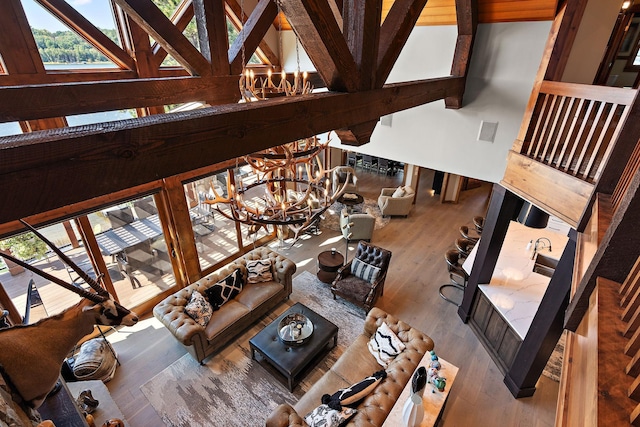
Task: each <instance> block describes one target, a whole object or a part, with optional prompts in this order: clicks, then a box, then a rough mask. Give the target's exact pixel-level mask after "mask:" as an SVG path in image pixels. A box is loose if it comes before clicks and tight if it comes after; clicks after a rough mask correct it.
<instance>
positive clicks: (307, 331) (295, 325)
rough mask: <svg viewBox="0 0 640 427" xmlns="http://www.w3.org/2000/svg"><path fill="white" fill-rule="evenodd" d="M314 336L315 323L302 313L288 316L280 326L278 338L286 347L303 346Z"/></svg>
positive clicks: (281, 321)
mask: <svg viewBox="0 0 640 427" xmlns="http://www.w3.org/2000/svg"><path fill="white" fill-rule="evenodd" d="M311 334H313V323H311V320H309V319H308V318H307V316H305V315H304V314H302V313H291V314H287V315H286V316H284V317H283V318H282V320H280V323H279V324H278V336H279V337H280V340H281V341H282V342H283V343H284V344H286V345H294V346H295V345H303V344H305V343H306V342H307V341H309V338H311Z"/></svg>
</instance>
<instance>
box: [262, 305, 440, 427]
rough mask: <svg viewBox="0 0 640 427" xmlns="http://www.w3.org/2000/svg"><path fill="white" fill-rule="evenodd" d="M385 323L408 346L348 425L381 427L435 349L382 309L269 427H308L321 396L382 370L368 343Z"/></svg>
mask: <svg viewBox="0 0 640 427" xmlns="http://www.w3.org/2000/svg"><path fill="white" fill-rule="evenodd" d="M382 322H386V323H387V325H389V327H390V328H391V330H393V332H395V333H396V335H398V338H400V340H402V342H403V343H404V344H405V345H406V348H405V350H404V351H403V352H402V353H400V354H399V355H398V356H396V358H395V359H394V360H393V361H392V362H391V363H390V364H389V366H388V367H387V368H386V371H387V378H385V379H384V380H383V381H382V382H381V383H380V384H379V385H378V386H377V387H376V388H375V389H374V390H373V392H372V393H370V394H369V395H368V396H367V397H365V399H364V400H363V401H362V402H361V403H360V404H359V405H358V407H357V409H358V413H357V414H356V415H355V416H354V417H353V418H352V419H351V420H350V422H349V423H348V424H347V425H348V426H381V425H382V423H383V422H384V420H385V419H386V418H387V415H389V412H391V409H392V408H393V405H394V404H395V403H396V400H397V399H398V397H399V396H400V393H402V389H403V388H404V387H405V385H406V384H407V383H408V382H409V381H410V379H411V375H412V374H413V371H414V370H415V369H416V367H417V366H418V364H419V363H420V360H421V359H422V356H423V355H424V354H425V353H426V352H427V351H430V350H432V349H433V341H432V340H431V338H429V337H428V336H427V335H425V334H423V333H422V332H420V331H418V330H417V329H415V328H412V327H411V326H409V325H408V324H406V323H404V322H402V321H400V320H398V319H396V318H395V317H393V316H391V315H389V314H387V313H386V312H384V311H383V310H381V309H379V308H375V307H374V308H372V309H371V311H370V312H369V314H368V315H367V319H366V321H365V324H364V331H363V333H362V334H360V336H359V337H358V338H357V339H356V340H355V341H354V342H353V343H352V344H351V345H350V346H349V347H348V348H347V350H346V351H345V352H344V353H343V354H342V356H340V358H339V359H338V361H337V362H336V363H335V364H334V365H333V366H332V367H331V369H330V370H329V371H327V372H326V373H325V374H324V375H323V376H322V378H320V380H319V381H318V382H316V383H315V384H314V385H313V387H311V389H310V390H309V391H308V392H307V393H305V395H304V396H303V397H302V398H301V399H300V400H299V401H298V403H296V405H295V408H294V407H292V406H290V405H288V404H286V403H285V404H281V405H280V406H278V407H277V408H276V409H274V411H273V412H272V413H271V415H270V416H269V418H268V419H267V421H266V425H267V427H286V426H290V427H303V426H307V424H306V423H305V422H304V420H303V418H302V417H304V416H305V415H306V414H308V413H309V412H311V411H312V410H313V409H314V408H315V407H316V406H318V405H320V403H321V398H322V395H323V394H325V393H328V394H332V393H334V392H335V391H337V390H338V389H340V388H346V387H349V386H350V385H352V384H354V383H356V382H358V381H360V380H362V379H363V378H365V377H367V376H368V375H371V374H372V373H374V372H376V371H378V370H380V369H381V366H380V365H378V363H377V362H376V360H375V358H374V357H373V356H372V355H371V353H369V350H368V348H367V343H368V342H369V339H370V338H371V335H373V334H374V333H375V331H376V330H377V329H378V326H380V325H381V324H382Z"/></svg>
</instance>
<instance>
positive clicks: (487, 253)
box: [458, 184, 521, 323]
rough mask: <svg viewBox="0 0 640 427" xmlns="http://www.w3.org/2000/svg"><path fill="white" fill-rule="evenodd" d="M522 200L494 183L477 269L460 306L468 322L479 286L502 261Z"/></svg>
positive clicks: (459, 308) (472, 273)
mask: <svg viewBox="0 0 640 427" xmlns="http://www.w3.org/2000/svg"><path fill="white" fill-rule="evenodd" d="M520 201H521V199H520V198H519V197H518V196H516V195H515V194H513V193H511V192H509V191H508V190H507V189H506V188H504V187H502V186H501V185H499V184H494V185H493V190H492V192H491V203H490V204H489V209H488V210H487V215H486V219H485V223H484V226H483V228H482V238H481V239H480V242H479V243H478V251H477V253H476V258H475V260H474V262H473V269H472V270H471V275H470V276H469V281H468V282H467V287H466V288H465V291H464V297H463V299H462V304H460V307H458V316H460V319H462V321H463V322H464V323H467V322H468V321H469V318H470V317H471V310H472V309H473V302H474V300H475V296H476V294H477V292H478V285H479V284H482V283H489V281H490V280H491V276H492V275H493V270H494V268H495V266H496V262H497V261H498V255H499V254H500V249H501V248H502V242H503V241H504V237H505V236H506V235H507V229H508V228H509V222H510V221H511V219H512V218H513V217H514V216H515V213H516V210H517V209H518V207H519V206H520Z"/></svg>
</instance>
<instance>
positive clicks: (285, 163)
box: [206, 136, 350, 238]
mask: <svg viewBox="0 0 640 427" xmlns="http://www.w3.org/2000/svg"><path fill="white" fill-rule="evenodd" d="M328 144H329V140H327V141H326V142H325V143H322V142H320V140H319V139H318V138H317V137H315V136H314V137H311V138H305V139H301V140H298V141H295V142H291V143H288V144H283V145H279V146H276V147H273V148H269V149H267V150H263V151H259V152H257V153H253V154H250V155H247V156H245V157H244V159H245V161H246V162H247V164H248V165H249V166H250V167H251V169H252V170H253V172H254V173H255V176H256V180H255V181H253V182H249V183H245V182H244V181H243V179H242V178H241V177H238V178H236V179H235V181H236V184H237V186H234V185H233V184H232V183H231V180H228V181H227V194H228V196H226V197H225V196H223V195H221V194H218V192H216V190H215V189H214V188H213V187H212V188H211V192H212V194H213V195H214V197H213V198H211V199H209V200H207V201H206V202H207V203H209V204H211V205H215V209H216V210H217V211H218V212H220V213H221V214H222V215H223V216H225V217H227V218H229V219H231V220H233V221H237V222H241V223H244V224H247V225H249V226H250V227H251V229H252V230H254V231H255V230H257V229H258V228H259V227H265V228H266V227H267V226H269V225H273V226H287V227H288V228H289V229H291V230H292V231H293V232H294V234H295V238H297V237H298V235H299V233H300V232H301V231H303V230H306V229H307V228H309V227H310V226H312V225H314V224H315V223H317V221H319V220H320V216H321V215H322V214H323V213H324V212H325V211H326V210H327V209H328V208H329V207H330V206H331V205H332V204H333V203H334V202H335V201H336V199H337V198H338V197H340V195H342V193H343V192H344V190H345V188H346V183H347V182H349V179H347V181H346V182H345V183H344V184H342V185H341V186H340V187H338V188H332V187H331V181H330V179H329V176H330V173H331V172H332V170H326V169H324V166H323V164H322V161H321V157H320V154H321V153H323V152H324V151H325V150H326V149H327V147H328ZM348 178H350V177H348ZM334 190H335V191H334ZM219 203H222V204H225V205H226V206H228V207H229V210H228V211H224V210H222V209H220V207H219V206H217V205H218V204H219Z"/></svg>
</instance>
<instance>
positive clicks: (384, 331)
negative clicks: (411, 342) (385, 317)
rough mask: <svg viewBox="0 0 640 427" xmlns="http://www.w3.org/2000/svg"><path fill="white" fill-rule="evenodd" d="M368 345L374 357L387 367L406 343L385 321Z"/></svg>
mask: <svg viewBox="0 0 640 427" xmlns="http://www.w3.org/2000/svg"><path fill="white" fill-rule="evenodd" d="M367 346H368V347H369V351H370V352H371V354H372V355H373V357H375V358H376V360H377V361H378V363H379V364H380V365H381V366H384V367H385V368H386V367H387V366H388V365H389V363H390V362H391V361H392V360H393V359H394V358H395V357H396V356H397V355H399V354H400V353H401V352H402V351H403V350H404V349H405V345H404V343H403V342H402V341H400V338H398V336H397V335H396V334H395V333H394V332H393V331H392V330H391V328H389V326H388V325H387V324H386V323H384V322H383V323H382V324H381V325H380V326H379V327H378V330H377V331H376V333H375V334H373V336H372V337H371V339H370V340H369V343H368V344H367Z"/></svg>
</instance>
